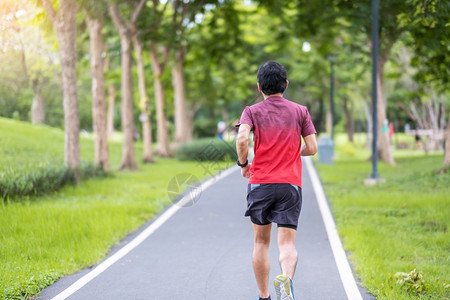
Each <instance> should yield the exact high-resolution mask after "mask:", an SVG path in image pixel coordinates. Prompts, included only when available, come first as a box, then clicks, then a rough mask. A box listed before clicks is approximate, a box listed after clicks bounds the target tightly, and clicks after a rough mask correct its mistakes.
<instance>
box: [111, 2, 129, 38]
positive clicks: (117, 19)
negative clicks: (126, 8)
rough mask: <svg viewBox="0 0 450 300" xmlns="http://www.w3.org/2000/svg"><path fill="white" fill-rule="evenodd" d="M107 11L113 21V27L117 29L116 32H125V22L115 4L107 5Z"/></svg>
mask: <svg viewBox="0 0 450 300" xmlns="http://www.w3.org/2000/svg"><path fill="white" fill-rule="evenodd" d="M108 11H109V15H110V16H111V19H112V20H113V23H114V25H115V26H116V27H117V29H118V30H120V31H124V30H127V27H128V26H127V22H126V21H125V20H124V19H123V18H122V15H121V13H120V11H119V9H118V8H117V5H116V4H109V5H108Z"/></svg>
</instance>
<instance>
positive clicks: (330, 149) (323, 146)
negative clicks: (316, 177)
mask: <svg viewBox="0 0 450 300" xmlns="http://www.w3.org/2000/svg"><path fill="white" fill-rule="evenodd" d="M317 148H318V152H319V153H318V154H319V164H327V165H332V164H333V156H334V143H333V140H332V139H331V138H329V137H322V138H320V139H319V141H318V142H317Z"/></svg>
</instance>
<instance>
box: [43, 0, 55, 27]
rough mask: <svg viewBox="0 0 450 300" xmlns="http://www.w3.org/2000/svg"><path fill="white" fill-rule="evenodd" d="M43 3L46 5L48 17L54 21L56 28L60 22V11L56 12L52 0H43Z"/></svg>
mask: <svg viewBox="0 0 450 300" xmlns="http://www.w3.org/2000/svg"><path fill="white" fill-rule="evenodd" d="M42 5H43V6H44V9H45V11H46V12H47V16H48V18H49V19H50V21H51V22H52V23H53V27H55V29H56V26H57V24H58V22H59V20H58V13H57V12H56V10H55V8H54V7H53V5H52V3H51V2H50V0H42Z"/></svg>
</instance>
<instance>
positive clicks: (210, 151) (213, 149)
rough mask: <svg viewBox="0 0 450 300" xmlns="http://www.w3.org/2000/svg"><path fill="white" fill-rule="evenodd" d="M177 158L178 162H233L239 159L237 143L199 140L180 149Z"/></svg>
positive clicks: (176, 154)
mask: <svg viewBox="0 0 450 300" xmlns="http://www.w3.org/2000/svg"><path fill="white" fill-rule="evenodd" d="M175 157H176V158H177V159H178V160H196V161H233V160H236V159H237V154H236V142H235V141H232V142H227V141H222V140H218V139H212V138H210V139H199V140H195V141H193V142H191V143H189V144H186V145H183V146H181V147H180V148H178V150H177V151H176V152H175Z"/></svg>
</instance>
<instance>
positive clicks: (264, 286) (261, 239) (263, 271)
mask: <svg viewBox="0 0 450 300" xmlns="http://www.w3.org/2000/svg"><path fill="white" fill-rule="evenodd" d="M252 225H253V231H254V232H255V243H254V248H253V270H254V272H255V278H256V282H257V284H258V288H259V296H260V297H261V298H268V297H269V290H268V285H269V271H270V260H269V245H270V233H271V229H272V224H268V225H256V224H254V223H252Z"/></svg>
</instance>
